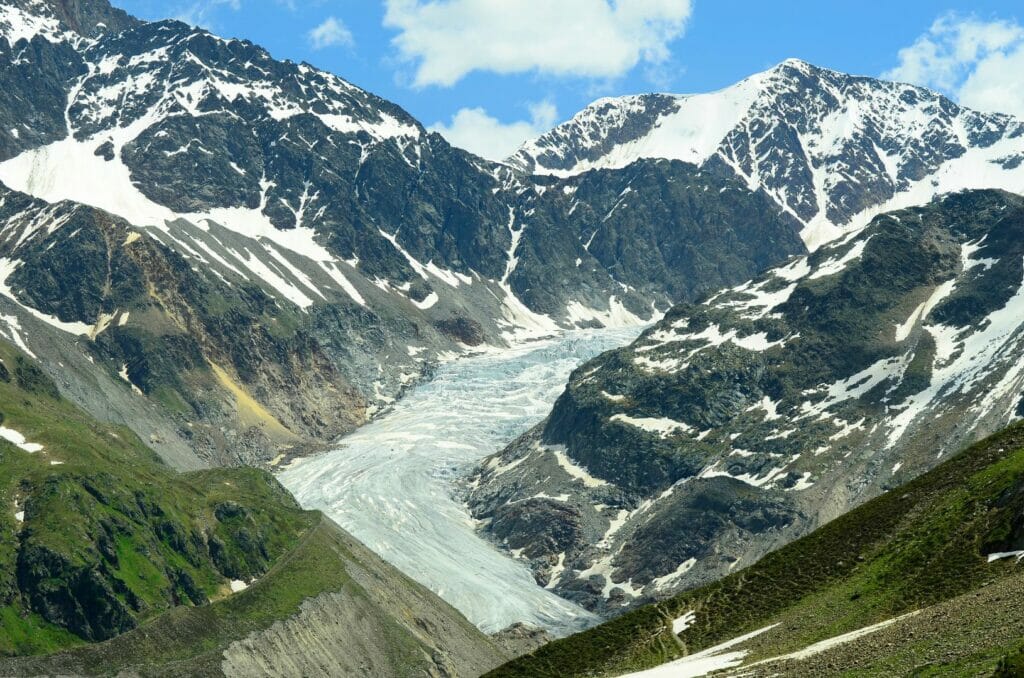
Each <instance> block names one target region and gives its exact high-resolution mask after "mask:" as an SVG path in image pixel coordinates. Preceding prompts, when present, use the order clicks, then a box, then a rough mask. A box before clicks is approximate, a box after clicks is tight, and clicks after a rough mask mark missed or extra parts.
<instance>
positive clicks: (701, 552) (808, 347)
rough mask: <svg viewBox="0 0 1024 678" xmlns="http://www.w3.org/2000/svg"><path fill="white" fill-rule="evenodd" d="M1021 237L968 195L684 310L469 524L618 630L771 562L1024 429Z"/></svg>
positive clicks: (482, 500) (506, 462)
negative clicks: (774, 555) (862, 507)
mask: <svg viewBox="0 0 1024 678" xmlns="http://www.w3.org/2000/svg"><path fill="white" fill-rule="evenodd" d="M1022 228H1024V198H1022V197H1021V196H1018V195H1014V194H1009V193H1003V192H999V191H967V192H964V193H959V194H952V195H948V196H945V197H944V198H941V199H939V200H937V201H936V202H934V203H932V204H930V205H927V206H925V207H920V208H912V209H907V210H902V211H898V212H892V213H888V214H885V215H881V216H879V217H877V218H876V219H875V220H873V221H872V223H871V224H870V225H869V226H868V227H867V228H866V229H864V230H863V231H861V232H859V233H857V234H855V235H852V236H849V237H847V238H845V239H842V240H840V241H838V242H836V243H833V244H831V245H827V246H825V247H823V248H821V249H819V250H818V251H816V252H815V253H814V254H812V255H810V256H808V257H800V258H797V259H795V260H793V261H791V262H790V263H788V264H786V265H785V266H781V267H777V268H775V269H772V270H771V271H769V272H768V273H766V274H764V275H762V276H759V277H757V278H755V279H753V280H751V281H749V282H748V283H746V284H744V285H741V286H738V287H734V288H731V289H727V290H724V291H721V292H719V293H716V294H714V295H710V296H709V297H708V298H707V299H705V300H704V301H703V302H701V303H699V304H683V305H680V306H677V307H675V308H674V309H673V310H672V311H670V312H669V313H668V314H667V315H666V317H665V318H664V319H663V320H662V321H660V322H659V323H658V324H656V325H655V326H654V327H653V328H651V329H650V330H648V331H646V332H645V333H644V334H643V335H641V337H640V338H639V339H637V340H636V341H635V342H634V343H633V344H632V345H631V346H629V347H626V348H623V349H621V350H617V351H611V352H609V353H606V354H604V355H602V356H600V357H598V358H596V359H594V360H592V361H591V362H590V363H588V364H585V365H583V366H581V367H580V368H579V369H577V370H576V371H575V372H574V373H573V375H572V377H571V378H570V382H569V385H568V387H567V389H566V391H565V393H564V394H563V395H562V396H561V397H560V398H559V400H558V402H557V403H556V405H555V407H554V409H553V411H552V413H551V414H550V416H549V417H548V419H547V420H546V421H545V422H544V423H543V424H541V425H540V426H538V427H537V428H536V429H535V430H534V431H532V432H530V433H528V434H527V435H525V436H524V437H522V438H521V439H519V440H518V441H516V442H514V443H513V444H512V445H510V446H509V447H508V448H507V449H506V450H505V451H504V452H503V453H501V454H499V455H495V456H494V457H492V458H491V459H489V460H488V461H487V462H486V463H485V464H484V465H483V466H482V468H481V469H480V470H479V471H478V473H477V475H476V476H475V477H474V478H473V479H472V487H471V492H470V497H469V500H470V506H471V509H472V511H473V514H474V516H475V517H476V518H478V519H480V520H482V521H483V523H484V524H485V526H486V527H485V532H486V533H487V534H488V535H490V536H491V537H492V538H494V539H495V540H496V541H498V542H499V543H501V544H503V545H504V546H505V547H506V548H508V549H511V550H513V552H515V553H517V554H519V557H521V558H523V559H524V560H527V561H528V562H529V563H530V564H531V566H532V567H533V568H534V571H535V573H536V576H537V578H538V580H539V581H540V583H542V584H544V585H546V586H548V587H549V588H551V589H553V590H555V591H557V592H559V593H561V594H562V595H564V596H566V597H569V598H571V599H573V600H576V601H578V602H581V603H583V604H585V605H588V606H590V607H591V608H593V609H597V610H602V611H605V612H608V613H613V612H615V611H617V610H620V609H622V608H625V607H631V606H633V605H635V604H636V603H637V602H642V601H646V600H651V599H659V598H661V597H664V596H666V595H670V594H671V593H673V592H676V591H679V590H681V589H684V588H690V587H693V586H695V585H700V584H704V583H707V582H710V581H713V580H716V579H718V578H720V577H721V576H723V575H725V574H728V573H729V572H731V571H732V570H734V569H735V568H737V567H743V566H746V565H748V564H750V563H753V562H756V561H757V560H758V559H759V558H760V557H761V556H763V555H764V554H765V553H767V552H769V551H771V550H772V549H774V548H777V547H778V546H780V545H782V544H784V543H786V542H788V541H792V540H793V539H794V538H796V537H798V536H800V535H802V534H805V533H807V532H808V531H810V530H811V529H813V528H814V527H816V526H817V525H820V524H822V523H824V522H827V521H829V520H831V519H833V518H835V517H837V516H839V515H841V514H843V513H844V512H846V511H848V510H849V509H850V508H852V507H853V506H856V505H857V504H859V503H861V502H863V501H865V500H866V499H869V498H871V497H873V496H875V495H877V494H879V493H880V492H882V491H884V490H885V489H888V488H890V487H894V486H896V485H898V484H900V483H901V482H904V481H906V480H908V479H910V478H913V477H915V476H917V475H919V474H920V473H922V472H924V471H926V470H928V469H930V468H931V467H932V466H934V465H935V464H936V463H938V462H939V461H940V460H942V459H944V458H945V457H946V456H947V455H948V454H950V453H951V452H953V451H955V450H956V449H957V448H959V447H961V446H963V445H965V444H967V443H970V442H972V441H973V440H976V439H977V438H979V437H981V436H983V435H986V434H988V433H990V432H992V431H994V430H997V429H999V428H1001V427H1002V426H1004V425H1006V423H1007V422H1009V421H1012V420H1014V419H1016V418H1018V417H1020V416H1021V415H1022V413H1024V409H1022V407H1024V405H1022V403H1024V396H1022V394H1024V371H1022V369H1021V366H1022V362H1021V360H1020V356H1021V352H1022V350H1024V345H1022V344H1021V342H1022V340H1024V315H1022V313H1021V294H1022V290H1024V251H1021V248H1020V242H1022V231H1021V229H1022Z"/></svg>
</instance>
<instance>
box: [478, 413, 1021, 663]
mask: <svg viewBox="0 0 1024 678" xmlns="http://www.w3.org/2000/svg"><path fill="white" fill-rule="evenodd" d="M1019 549H1024V425H1015V426H1012V427H1010V428H1008V429H1006V430H1004V431H1002V432H1001V433H999V434H997V435H995V436H992V437H990V438H988V439H986V440H984V441H982V442H980V443H978V444H976V445H974V446H972V447H970V448H968V449H967V450H965V451H964V452H962V453H961V454H959V455H957V456H956V457H954V458H952V459H950V460H949V461H947V462H945V463H944V464H942V465H941V466H939V467H937V468H936V469H935V470H933V471H932V472H930V473H928V474H926V475H924V476H921V477H919V478H918V479H916V480H914V481H912V482H910V483H908V484H907V485H905V486H903V487H900V488H898V489H895V490H893V491H891V492H888V493H886V494H885V495H883V496H881V497H879V498H877V499H875V500H873V501H871V502H869V503H867V504H865V505H863V506H861V507H860V508H858V509H856V510H854V511H852V512H851V513H849V514H847V515H845V516H843V517H841V518H839V519H837V520H835V521H833V522H831V523H829V524H827V525H825V526H824V527H822V528H820V529H818V530H817V531H815V532H814V533H812V534H811V535H809V536H807V537H805V538H803V539H800V540H798V541H796V542H794V543H792V544H790V545H788V546H786V547H785V548H782V549H780V550H778V551H776V552H775V553H772V554H770V555H769V556H767V557H765V558H763V559H762V560H761V561H760V562H758V563H756V564H755V565H753V566H751V567H748V568H746V569H744V570H741V571H738V572H736V573H735V574H733V575H731V576H729V577H727V578H725V579H723V580H721V581H719V582H716V583H714V584H712V585H709V586H705V587H702V588H700V589H696V590H694V591H690V592H686V593H684V594H681V595H679V596H677V597H674V598H672V599H669V600H666V601H664V602H661V603H658V604H655V605H651V606H647V607H644V608H641V609H639V610H636V611H634V612H632V613H629V614H626V615H623V616H622V617H619V618H617V619H615V620H613V621H611V622H608V623H606V624H603V625H601V626H599V627H597V628H595V629H592V630H590V631H587V632H585V633H582V634H579V635H576V636H572V637H569V638H566V639H563V640H560V641H557V642H555V643H552V644H550V645H547V646H545V647H543V648H541V649H540V650H538V651H536V652H534V653H533V654H531V655H529V656H526V657H523V658H520V659H519V660H516V661H514V662H511V663H509V664H507V665H505V666H503V667H501V668H499V669H497V670H496V671H494V672H493V673H491V674H489V675H491V676H495V677H497V676H502V677H505V676H529V677H530V678H539V677H541V676H595V675H615V674H617V673H621V672H625V671H629V670H636V669H642V668H648V667H653V666H656V665H659V664H662V663H664V662H666V661H670V660H673V659H675V658H678V657H682V656H685V655H687V654H690V653H693V652H696V651H699V650H702V649H705V648H708V647H711V646H714V645H716V644H718V643H721V642H723V641H726V640H728V639H731V638H735V637H737V636H740V635H742V634H745V633H747V632H750V631H754V630H757V629H761V628H764V627H766V626H768V625H771V624H779V626H778V627H777V629H776V630H775V631H774V632H773V633H772V634H771V640H770V643H769V642H768V641H765V642H763V643H754V644H753V645H752V646H751V647H750V648H749V649H750V656H749V657H748V660H757V659H763V658H767V657H772V656H778V655H781V654H785V653H788V652H793V651H796V650H800V649H802V648H806V647H808V646H809V645H811V644H813V643H816V642H818V641H821V640H824V639H827V638H831V637H834V636H837V635H840V634H844V633H847V632H850V631H854V630H857V629H860V628H863V627H866V626H869V625H871V624H874V623H877V622H880V621H883V620H886V619H890V618H893V617H896V616H898V615H901V614H903V613H907V612H910V611H914V610H918V609H921V608H927V607H929V606H933V605H936V604H938V603H941V602H942V601H947V600H950V599H953V598H954V597H956V596H961V595H962V594H966V593H969V592H978V591H982V590H987V587H991V586H995V587H997V588H999V589H1000V590H1003V587H1005V590H1006V591H1009V592H1010V593H1008V594H1005V595H1002V596H998V595H997V596H990V597H989V598H991V603H988V604H990V605H991V608H989V609H986V610H984V611H983V612H984V614H979V615H977V616H976V617H971V618H972V619H975V622H973V623H980V622H978V621H977V619H981V618H985V617H986V616H987V617H991V618H993V619H994V620H996V621H997V622H998V623H999V625H1000V626H1001V627H1004V628H1005V629H1006V633H1005V634H1001V633H991V634H989V635H987V636H985V637H984V638H982V639H980V640H977V642H976V643H975V644H974V645H973V646H972V647H971V648H970V651H969V652H967V650H965V651H964V652H967V654H969V656H963V655H957V653H955V652H951V651H948V650H949V648H950V647H952V646H953V645H955V644H956V643H955V642H953V641H954V636H955V635H956V634H960V633H965V634H966V633H968V632H969V631H970V630H971V629H970V624H968V625H967V626H966V627H960V628H958V626H957V624H956V623H950V624H948V625H947V626H944V627H942V629H943V630H942V631H941V632H940V633H939V634H938V635H935V634H933V637H935V638H939V640H936V641H934V642H933V643H932V645H934V647H933V646H932V645H929V646H928V647H925V646H924V644H923V643H918V644H914V643H912V642H911V643H910V644H909V645H906V644H904V645H901V644H900V643H896V645H895V649H893V648H889V649H888V650H887V652H886V655H893V654H900V653H902V654H903V655H905V659H904V661H905V662H906V664H905V665H909V666H917V665H924V664H927V665H929V667H930V668H929V670H928V671H927V672H926V674H928V675H931V674H941V673H953V674H961V673H962V674H965V675H977V673H978V672H979V671H980V672H982V673H984V672H986V671H988V672H991V671H992V670H994V669H995V667H996V665H997V663H999V662H1000V660H1001V659H1002V662H1003V664H1004V665H1005V666H1006V667H1009V668H1007V669H1006V670H1007V671H1010V672H1011V673H1010V674H1007V675H1011V674H1012V671H1013V668H1012V667H1014V666H1016V665H1018V664H1019V663H1020V661H1021V659H1020V657H1021V655H1020V646H1019V642H1020V640H1019V639H1020V637H1021V635H1024V631H1022V630H1021V629H1016V628H1015V627H1014V624H1018V620H1017V619H1016V617H1015V616H1014V615H1013V614H1009V615H1008V616H1007V611H1006V609H1003V608H1001V606H1004V607H1006V606H1011V605H1019V604H1020V603H1021V601H1020V600H1018V597H1016V596H1017V594H1016V593H1013V592H1015V591H1016V592H1024V565H1017V564H1015V562H1014V560H1013V559H1012V558H1009V559H1004V560H1000V561H996V562H993V563H989V562H987V558H986V556H987V555H988V554H990V553H995V552H1004V551H1015V550H1019ZM1004 582H1005V584H1004ZM970 598H972V599H973V598H978V599H979V600H980V599H981V598H982V596H981V594H980V593H972V595H971V596H970ZM986 600H988V599H987V598H986ZM951 609H953V610H959V609H964V610H966V608H965V606H964V605H963V604H959V603H958V604H957V605H953V606H951ZM691 610H692V611H693V612H694V613H695V621H694V623H693V624H692V625H691V626H690V627H689V628H688V629H686V630H685V631H684V632H683V633H682V634H681V635H679V636H676V635H675V634H673V633H672V620H674V619H676V618H679V617H681V616H683V615H684V614H686V613H687V612H689V611H691ZM964 614H965V615H966V614H967V612H966V611H965V613H964ZM922 616H924V615H922ZM946 616H949V615H948V614H947V615H946ZM1007 620H1010V621H1007ZM1011 622H1012V623H1011ZM1018 625H1019V624H1018ZM942 633H946V634H948V638H949V640H950V642H949V643H947V642H945V641H944V640H942V636H941V634H942ZM913 636H914V633H913V632H910V633H909V637H913ZM880 661H881V660H880ZM876 668H877V667H876ZM890 668H891V667H890ZM870 674H871V670H870V669H869V670H866V673H865V674H864V675H870ZM851 675H853V674H851ZM857 675H860V674H857Z"/></svg>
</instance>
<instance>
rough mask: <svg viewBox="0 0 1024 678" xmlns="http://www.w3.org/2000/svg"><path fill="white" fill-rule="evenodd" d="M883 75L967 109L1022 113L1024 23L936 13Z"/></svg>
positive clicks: (1023, 98) (1021, 115) (1023, 96)
mask: <svg viewBox="0 0 1024 678" xmlns="http://www.w3.org/2000/svg"><path fill="white" fill-rule="evenodd" d="M898 57H899V64H898V65H897V66H896V67H895V68H893V69H891V70H889V71H886V72H885V73H884V74H883V75H882V77H885V78H888V79H891V80H899V81H901V82H911V83H914V84H918V85H923V86H925V87H931V88H933V89H937V90H939V91H941V92H943V93H945V94H948V95H950V96H952V97H953V98H955V99H957V100H958V101H959V102H960V103H962V104H963V105H965V106H968V107H970V108H975V109H978V110H983V111H996V112H1000V113H1010V114H1013V115H1017V116H1020V117H1024V26H1021V25H1020V24H1018V23H1017V22H1015V21H1000V20H997V21H982V20H979V19H978V18H976V17H973V16H966V17H965V16H961V15H958V14H946V15H943V16H941V17H939V18H938V19H937V20H936V21H935V22H934V23H933V24H932V26H931V28H929V29H928V32H927V33H925V34H924V35H921V36H920V37H918V39H917V40H915V41H914V43H913V44H912V45H910V46H909V47H905V48H903V49H901V50H900V51H899V55H898Z"/></svg>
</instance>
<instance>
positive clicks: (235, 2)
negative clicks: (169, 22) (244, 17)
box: [174, 0, 242, 28]
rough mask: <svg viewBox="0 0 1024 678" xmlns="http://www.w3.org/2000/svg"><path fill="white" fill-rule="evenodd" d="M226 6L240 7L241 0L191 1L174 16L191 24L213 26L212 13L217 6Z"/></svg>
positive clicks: (234, 8) (236, 8)
mask: <svg viewBox="0 0 1024 678" xmlns="http://www.w3.org/2000/svg"><path fill="white" fill-rule="evenodd" d="M225 5H226V6H227V7H229V8H230V9H232V10H234V11H236V12H237V11H238V10H240V9H241V8H242V2H241V0H205V2H193V3H192V4H190V5H187V6H184V7H181V8H180V9H179V10H178V11H177V14H176V15H175V17H174V18H176V19H178V20H179V21H184V22H185V23H187V24H189V25H191V26H205V27H207V28H211V27H212V26H213V19H212V17H213V14H214V12H216V10H217V8H218V7H222V6H225Z"/></svg>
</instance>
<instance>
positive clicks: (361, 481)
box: [279, 327, 641, 635]
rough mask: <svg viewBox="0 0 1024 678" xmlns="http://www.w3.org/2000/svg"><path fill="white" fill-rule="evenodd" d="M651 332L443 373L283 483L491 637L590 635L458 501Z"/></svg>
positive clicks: (575, 340) (574, 340) (591, 337)
mask: <svg viewBox="0 0 1024 678" xmlns="http://www.w3.org/2000/svg"><path fill="white" fill-rule="evenodd" d="M640 329H641V328H639V327H636V328H632V329H615V330H599V331H598V330H590V331H580V332H570V333H567V334H564V335H562V336H560V337H558V338H556V339H550V340H545V341H543V342H538V343H535V344H531V345H530V346H526V347H519V348H516V349H512V350H509V351H503V352H495V353H488V354H484V355H480V356H474V357H469V358H465V359H462V360H459V361H456V362H453V363H448V364H446V365H443V366H441V367H440V368H439V369H438V371H437V374H436V375H435V377H434V379H433V380H431V381H430V382H428V383H425V384H423V385H421V386H419V387H417V388H415V389H414V390H413V391H412V392H410V393H409V394H408V395H407V396H406V397H405V398H403V399H402V400H401V401H399V403H398V404H397V405H396V406H395V407H394V409H393V410H392V411H391V412H389V413H387V414H385V415H384V416H382V417H381V418H379V419H377V420H375V421H373V422H371V423H369V424H367V425H366V426H364V427H362V428H360V429H359V430H357V431H355V432H354V433H352V434H351V435H349V436H347V437H345V438H343V439H342V440H341V441H340V442H339V446H338V449H336V450H334V451H332V452H328V453H326V454H323V455H320V456H318V457H314V458H311V459H306V460H301V461H299V462H298V463H296V464H294V465H292V466H291V467H289V468H288V469H286V470H284V471H283V472H282V473H281V474H280V476H279V478H280V480H281V482H282V483H284V485H285V486H286V487H287V488H288V489H289V490H291V491H292V492H293V493H294V494H295V496H296V497H297V498H298V500H299V502H300V503H301V504H302V505H303V506H305V507H307V508H317V509H321V510H322V511H324V512H325V513H327V514H328V515H329V516H331V518H333V519H334V520H335V521H337V522H338V523H339V524H340V525H341V526H342V527H344V528H345V529H346V530H348V531H349V532H351V533H352V534H353V535H355V536H356V537H357V538H358V539H360V540H361V541H362V542H363V543H365V544H366V545H367V546H368V547H370V548H371V549H373V550H374V551H375V552H377V553H378V554H380V555H381V556H382V557H383V558H384V559H385V560H387V561H389V562H390V563H392V564H394V565H395V566H397V567H398V568H399V569H401V570H402V571H403V572H405V573H406V574H407V575H409V576H411V577H412V578H413V579H416V580H417V581H419V582H420V583H422V584H424V585H425V586H427V587H428V588H430V589H431V590H432V591H434V592H435V593H437V594H438V595H440V596H441V597H442V598H444V599H445V600H446V601H448V602H449V603H450V604H451V605H453V606H454V607H456V608H457V609H458V610H459V611H461V612H462V613H463V614H464V615H466V617H467V618H469V620H470V621H472V622H473V623H474V624H476V625H477V626H479V627H480V628H481V629H483V630H484V631H485V632H488V633H492V632H495V631H499V630H501V629H503V628H505V627H507V626H508V625H510V624H513V623H515V622H526V623H529V624H533V625H536V626H542V627H544V628H547V629H549V630H550V631H552V632H553V633H556V634H559V635H562V634H565V633H569V632H572V631H576V630H579V629H581V628H583V627H586V626H590V625H591V624H593V623H594V622H596V621H597V620H596V619H595V618H594V617H593V615H591V614H590V613H589V612H587V611H586V610H584V609H583V608H581V607H578V606H576V605H574V604H573V603H570V602H568V601H566V600H564V599H562V598H560V597H558V596H556V595H554V594H553V593H551V592H549V591H546V590H544V589H543V588H541V587H540V586H538V585H537V584H536V583H535V582H534V580H533V576H532V575H531V573H530V571H529V570H528V569H527V567H526V566H525V565H524V564H523V563H520V562H517V561H515V560H513V559H511V558H510V557H508V556H507V555H505V554H504V553H502V552H501V551H499V550H498V549H496V548H495V547H494V546H492V545H491V544H490V543H488V542H487V541H485V540H484V539H481V538H480V537H479V536H478V535H477V533H476V531H475V526H474V522H473V520H472V519H471V518H470V516H469V514H468V513H467V511H466V509H465V507H464V506H463V505H462V504H461V503H460V502H459V501H458V500H456V499H454V498H453V490H454V485H455V481H456V480H457V479H458V478H459V476H460V475H461V474H463V473H465V472H466V471H468V470H469V469H470V468H471V467H472V466H473V465H474V464H475V463H476V462H478V461H479V460H481V459H482V458H483V457H485V456H487V455H489V454H492V453H494V452H496V451H498V450H500V449H501V448H502V447H504V446H505V445H506V444H507V443H509V442H511V441H512V440H513V439H514V438H515V437H516V436H518V435H519V434H521V433H524V432H525V431H526V430H527V429H529V428H530V427H531V426H532V425H534V424H536V423H537V422H539V421H540V420H541V419H542V418H543V417H544V416H545V415H546V414H547V413H548V411H549V410H550V408H551V405H552V404H553V403H554V401H555V399H556V398H557V397H558V395H559V394H560V393H561V392H562V390H563V389H564V388H565V383H566V381H567V380H568V377H569V373H570V372H571V371H572V370H573V368H575V367H576V366H578V365H579V364H581V363H582V362H584V361H586V360H587V359H589V358H591V357H593V356H595V355H597V354H598V353H601V352H602V351H606V350H608V349H611V348H616V347H619V346H622V345H624V344H626V343H628V342H629V341H631V340H632V339H634V338H635V337H636V335H637V334H639V332H640Z"/></svg>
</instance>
